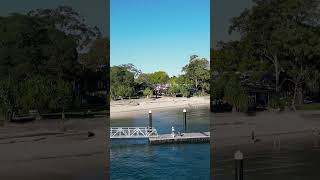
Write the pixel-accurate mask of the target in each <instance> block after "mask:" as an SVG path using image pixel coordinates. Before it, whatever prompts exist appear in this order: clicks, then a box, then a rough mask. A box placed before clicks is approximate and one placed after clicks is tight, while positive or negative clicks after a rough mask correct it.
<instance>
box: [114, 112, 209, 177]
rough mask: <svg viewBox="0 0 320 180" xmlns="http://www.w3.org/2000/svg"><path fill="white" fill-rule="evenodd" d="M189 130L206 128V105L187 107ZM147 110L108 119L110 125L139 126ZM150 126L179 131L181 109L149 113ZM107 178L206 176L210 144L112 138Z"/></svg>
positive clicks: (204, 129)
mask: <svg viewBox="0 0 320 180" xmlns="http://www.w3.org/2000/svg"><path fill="white" fill-rule="evenodd" d="M187 117H188V118H187V130H188V131H189V132H199V131H209V117H210V112H209V110H208V109H191V110H188V114H187ZM147 125H148V114H147V112H146V114H145V115H137V116H134V117H131V118H124V119H111V126H112V127H116V126H118V127H123V126H127V127H136V126H139V127H143V126H147ZM153 126H154V127H155V128H156V129H157V131H158V133H159V134H162V133H170V132H171V126H174V127H175V129H176V131H181V132H182V131H183V113H182V110H181V109H177V110H170V111H160V112H159V111H158V112H154V113H153ZM110 156H111V164H110V176H111V179H112V180H114V179H126V180H131V179H204V180H206V179H210V176H209V175H210V161H209V159H210V144H209V143H206V144H167V145H149V144H148V141H147V140H143V139H142V140H141V139H140V140H112V145H111V151H110Z"/></svg>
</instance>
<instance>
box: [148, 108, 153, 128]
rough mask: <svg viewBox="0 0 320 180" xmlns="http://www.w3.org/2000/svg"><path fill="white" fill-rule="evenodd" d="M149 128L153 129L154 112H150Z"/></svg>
mask: <svg viewBox="0 0 320 180" xmlns="http://www.w3.org/2000/svg"><path fill="white" fill-rule="evenodd" d="M149 128H150V129H151V128H152V111H151V110H149Z"/></svg>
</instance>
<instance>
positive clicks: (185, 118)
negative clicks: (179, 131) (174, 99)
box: [183, 109, 187, 133]
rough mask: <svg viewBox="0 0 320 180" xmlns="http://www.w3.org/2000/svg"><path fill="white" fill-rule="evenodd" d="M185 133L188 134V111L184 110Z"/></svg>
mask: <svg viewBox="0 0 320 180" xmlns="http://www.w3.org/2000/svg"><path fill="white" fill-rule="evenodd" d="M183 120H184V132H185V133H186V132H187V110H186V109H183Z"/></svg>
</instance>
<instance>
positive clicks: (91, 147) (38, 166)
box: [0, 118, 108, 180]
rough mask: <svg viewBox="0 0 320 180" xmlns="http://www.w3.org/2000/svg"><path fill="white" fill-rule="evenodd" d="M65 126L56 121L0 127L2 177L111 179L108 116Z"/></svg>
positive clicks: (68, 122) (24, 179)
mask: <svg viewBox="0 0 320 180" xmlns="http://www.w3.org/2000/svg"><path fill="white" fill-rule="evenodd" d="M64 127H65V130H62V129H61V125H60V124H59V123H57V121H56V120H41V121H35V122H31V123H26V124H11V123H10V124H6V126H5V127H0V149H1V153H0V167H1V168H0V179H10V180H11V179H12V180H20V179H23V180H26V179H27V180H29V179H30V180H31V179H43V180H47V179H48V180H54V179H57V180H64V179H68V180H70V179H79V180H80V179H95V180H100V179H101V180H105V179H107V172H106V170H107V167H108V163H107V156H106V154H107V145H106V131H105V129H106V118H92V119H69V120H67V121H66V122H65V125H64ZM88 131H90V132H93V133H94V134H95V135H94V136H91V137H88Z"/></svg>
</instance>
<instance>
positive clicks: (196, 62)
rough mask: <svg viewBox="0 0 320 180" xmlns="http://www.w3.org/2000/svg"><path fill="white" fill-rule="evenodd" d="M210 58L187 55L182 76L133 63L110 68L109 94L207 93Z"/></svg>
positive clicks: (185, 94)
mask: <svg viewBox="0 0 320 180" xmlns="http://www.w3.org/2000/svg"><path fill="white" fill-rule="evenodd" d="M209 68H210V66H209V61H208V60H207V59H205V58H199V57H198V56H197V55H193V56H191V57H190V60H189V63H188V64H187V65H185V66H184V67H183V68H182V73H183V74H182V75H179V76H173V77H169V75H168V74H167V73H166V72H164V71H157V72H154V73H149V74H148V73H143V72H141V71H140V70H138V69H137V68H136V67H135V66H134V65H133V64H124V65H119V66H113V67H111V74H110V75H111V96H112V98H113V99H117V98H125V97H129V98H130V97H133V96H146V97H150V96H152V95H169V96H175V95H177V94H180V95H181V96H189V95H190V92H191V91H192V92H194V93H197V94H198V95H203V94H205V93H209V79H210V70H209Z"/></svg>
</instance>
